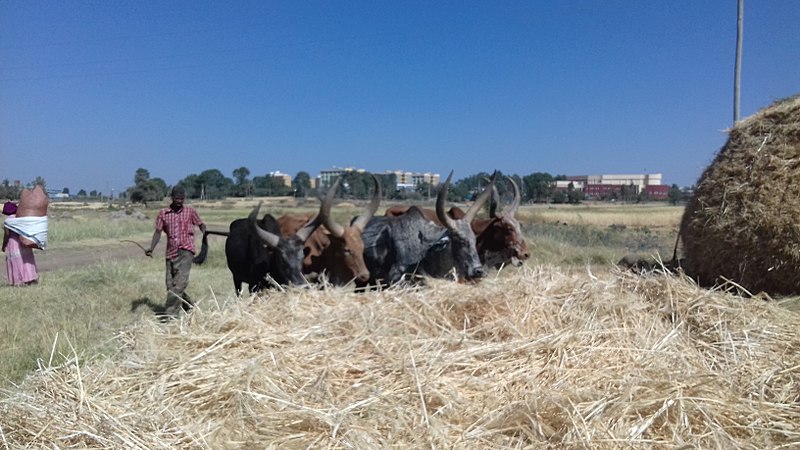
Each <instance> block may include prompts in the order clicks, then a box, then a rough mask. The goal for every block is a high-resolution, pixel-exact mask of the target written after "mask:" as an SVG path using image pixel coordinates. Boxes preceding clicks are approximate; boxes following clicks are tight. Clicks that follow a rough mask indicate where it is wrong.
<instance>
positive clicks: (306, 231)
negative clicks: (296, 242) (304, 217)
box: [295, 214, 322, 242]
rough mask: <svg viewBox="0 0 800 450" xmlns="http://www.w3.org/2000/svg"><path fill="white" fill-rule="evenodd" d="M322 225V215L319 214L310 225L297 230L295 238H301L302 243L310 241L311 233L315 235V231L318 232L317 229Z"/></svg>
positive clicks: (310, 221) (307, 224)
mask: <svg viewBox="0 0 800 450" xmlns="http://www.w3.org/2000/svg"><path fill="white" fill-rule="evenodd" d="M320 224H322V217H320V215H319V214H317V215H316V216H314V218H313V219H311V220H309V221H308V223H306V224H305V225H303V228H300V229H299V230H297V233H295V236H297V237H299V238H300V240H301V241H303V242H305V241H307V240H308V238H309V237H311V233H313V232H314V230H316V229H317V227H318V226H320Z"/></svg>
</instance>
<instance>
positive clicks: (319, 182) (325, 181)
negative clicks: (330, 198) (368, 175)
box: [314, 167, 366, 189]
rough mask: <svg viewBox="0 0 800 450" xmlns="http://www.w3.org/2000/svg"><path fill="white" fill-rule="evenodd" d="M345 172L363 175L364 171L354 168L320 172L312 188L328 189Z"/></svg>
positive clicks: (338, 168) (335, 168)
mask: <svg viewBox="0 0 800 450" xmlns="http://www.w3.org/2000/svg"><path fill="white" fill-rule="evenodd" d="M347 172H358V173H364V172H366V170H364V169H356V168H354V167H332V168H330V169H325V170H320V171H319V175H317V178H315V179H314V188H315V189H319V188H321V187H328V186H330V185H332V184H333V183H334V182H335V181H336V178H338V177H339V176H340V175H342V174H344V173H347Z"/></svg>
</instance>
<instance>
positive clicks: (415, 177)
mask: <svg viewBox="0 0 800 450" xmlns="http://www.w3.org/2000/svg"><path fill="white" fill-rule="evenodd" d="M346 172H358V173H364V172H366V170H365V169H356V168H353V167H333V168H331V169H326V170H320V172H319V175H318V176H317V178H316V179H315V180H314V187H315V188H320V187H322V186H330V185H331V184H333V182H334V181H336V178H337V177H338V176H340V175H342V174H343V173H346ZM375 173H376V174H378V175H394V176H395V177H396V178H397V189H405V190H411V191H413V190H414V189H415V188H416V187H417V186H418V185H419V184H421V183H428V184H430V185H433V186H436V185H438V184H439V174H438V173H431V172H406V171H402V170H386V171H384V172H380V173H378V172H375Z"/></svg>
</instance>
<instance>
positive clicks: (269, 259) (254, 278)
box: [203, 202, 323, 295]
mask: <svg viewBox="0 0 800 450" xmlns="http://www.w3.org/2000/svg"><path fill="white" fill-rule="evenodd" d="M260 208H261V202H259V203H258V206H256V207H255V208H253V212H251V213H250V215H249V216H248V218H246V219H236V220H234V221H233V222H231V225H230V231H228V232H227V233H226V232H222V231H207V232H206V234H216V235H221V236H228V239H226V240H225V258H226V259H227V262H228V269H230V271H231V274H232V275H233V288H234V289H235V290H236V295H240V294H241V293H242V283H247V285H248V290H249V291H250V292H251V293H252V292H257V291H259V290H262V289H264V288H268V287H270V285H271V282H269V281H268V279H267V275H269V277H271V278H272V280H274V282H275V283H277V284H279V285H294V286H305V285H307V284H308V282H307V281H306V279H305V277H304V276H303V256H304V254H303V247H304V245H305V242H306V240H307V239H308V238H309V236H311V234H312V233H313V232H314V230H316V228H317V227H318V226H319V225H320V224H321V223H322V222H323V218H322V217H320V216H316V217H314V218H313V219H311V220H309V221H308V223H306V224H305V225H304V226H303V227H302V228H300V229H299V230H297V232H296V233H295V234H294V235H291V236H281V231H280V226H279V225H278V221H277V220H276V219H275V218H274V217H273V216H272V215H270V214H265V215H264V217H263V218H262V219H261V220H260V221H259V220H257V218H258V211H259V209H260ZM203 238H204V240H205V236H204V237H203ZM204 245H205V242H204Z"/></svg>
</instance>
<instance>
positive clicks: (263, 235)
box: [247, 202, 281, 247]
mask: <svg viewBox="0 0 800 450" xmlns="http://www.w3.org/2000/svg"><path fill="white" fill-rule="evenodd" d="M259 209H261V202H258V205H257V206H256V207H255V208H253V212H251V213H250V215H249V216H247V223H248V224H249V225H250V230H252V231H255V233H256V236H258V238H259V239H261V241H262V242H263V243H265V244H267V245H268V246H270V247H277V246H278V242H280V239H281V238H280V236H278V235H276V234H273V233H270V232H269V231H267V230H265V229H263V228H261V227H260V226H258V223H257V222H256V219H257V218H258V210H259Z"/></svg>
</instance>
